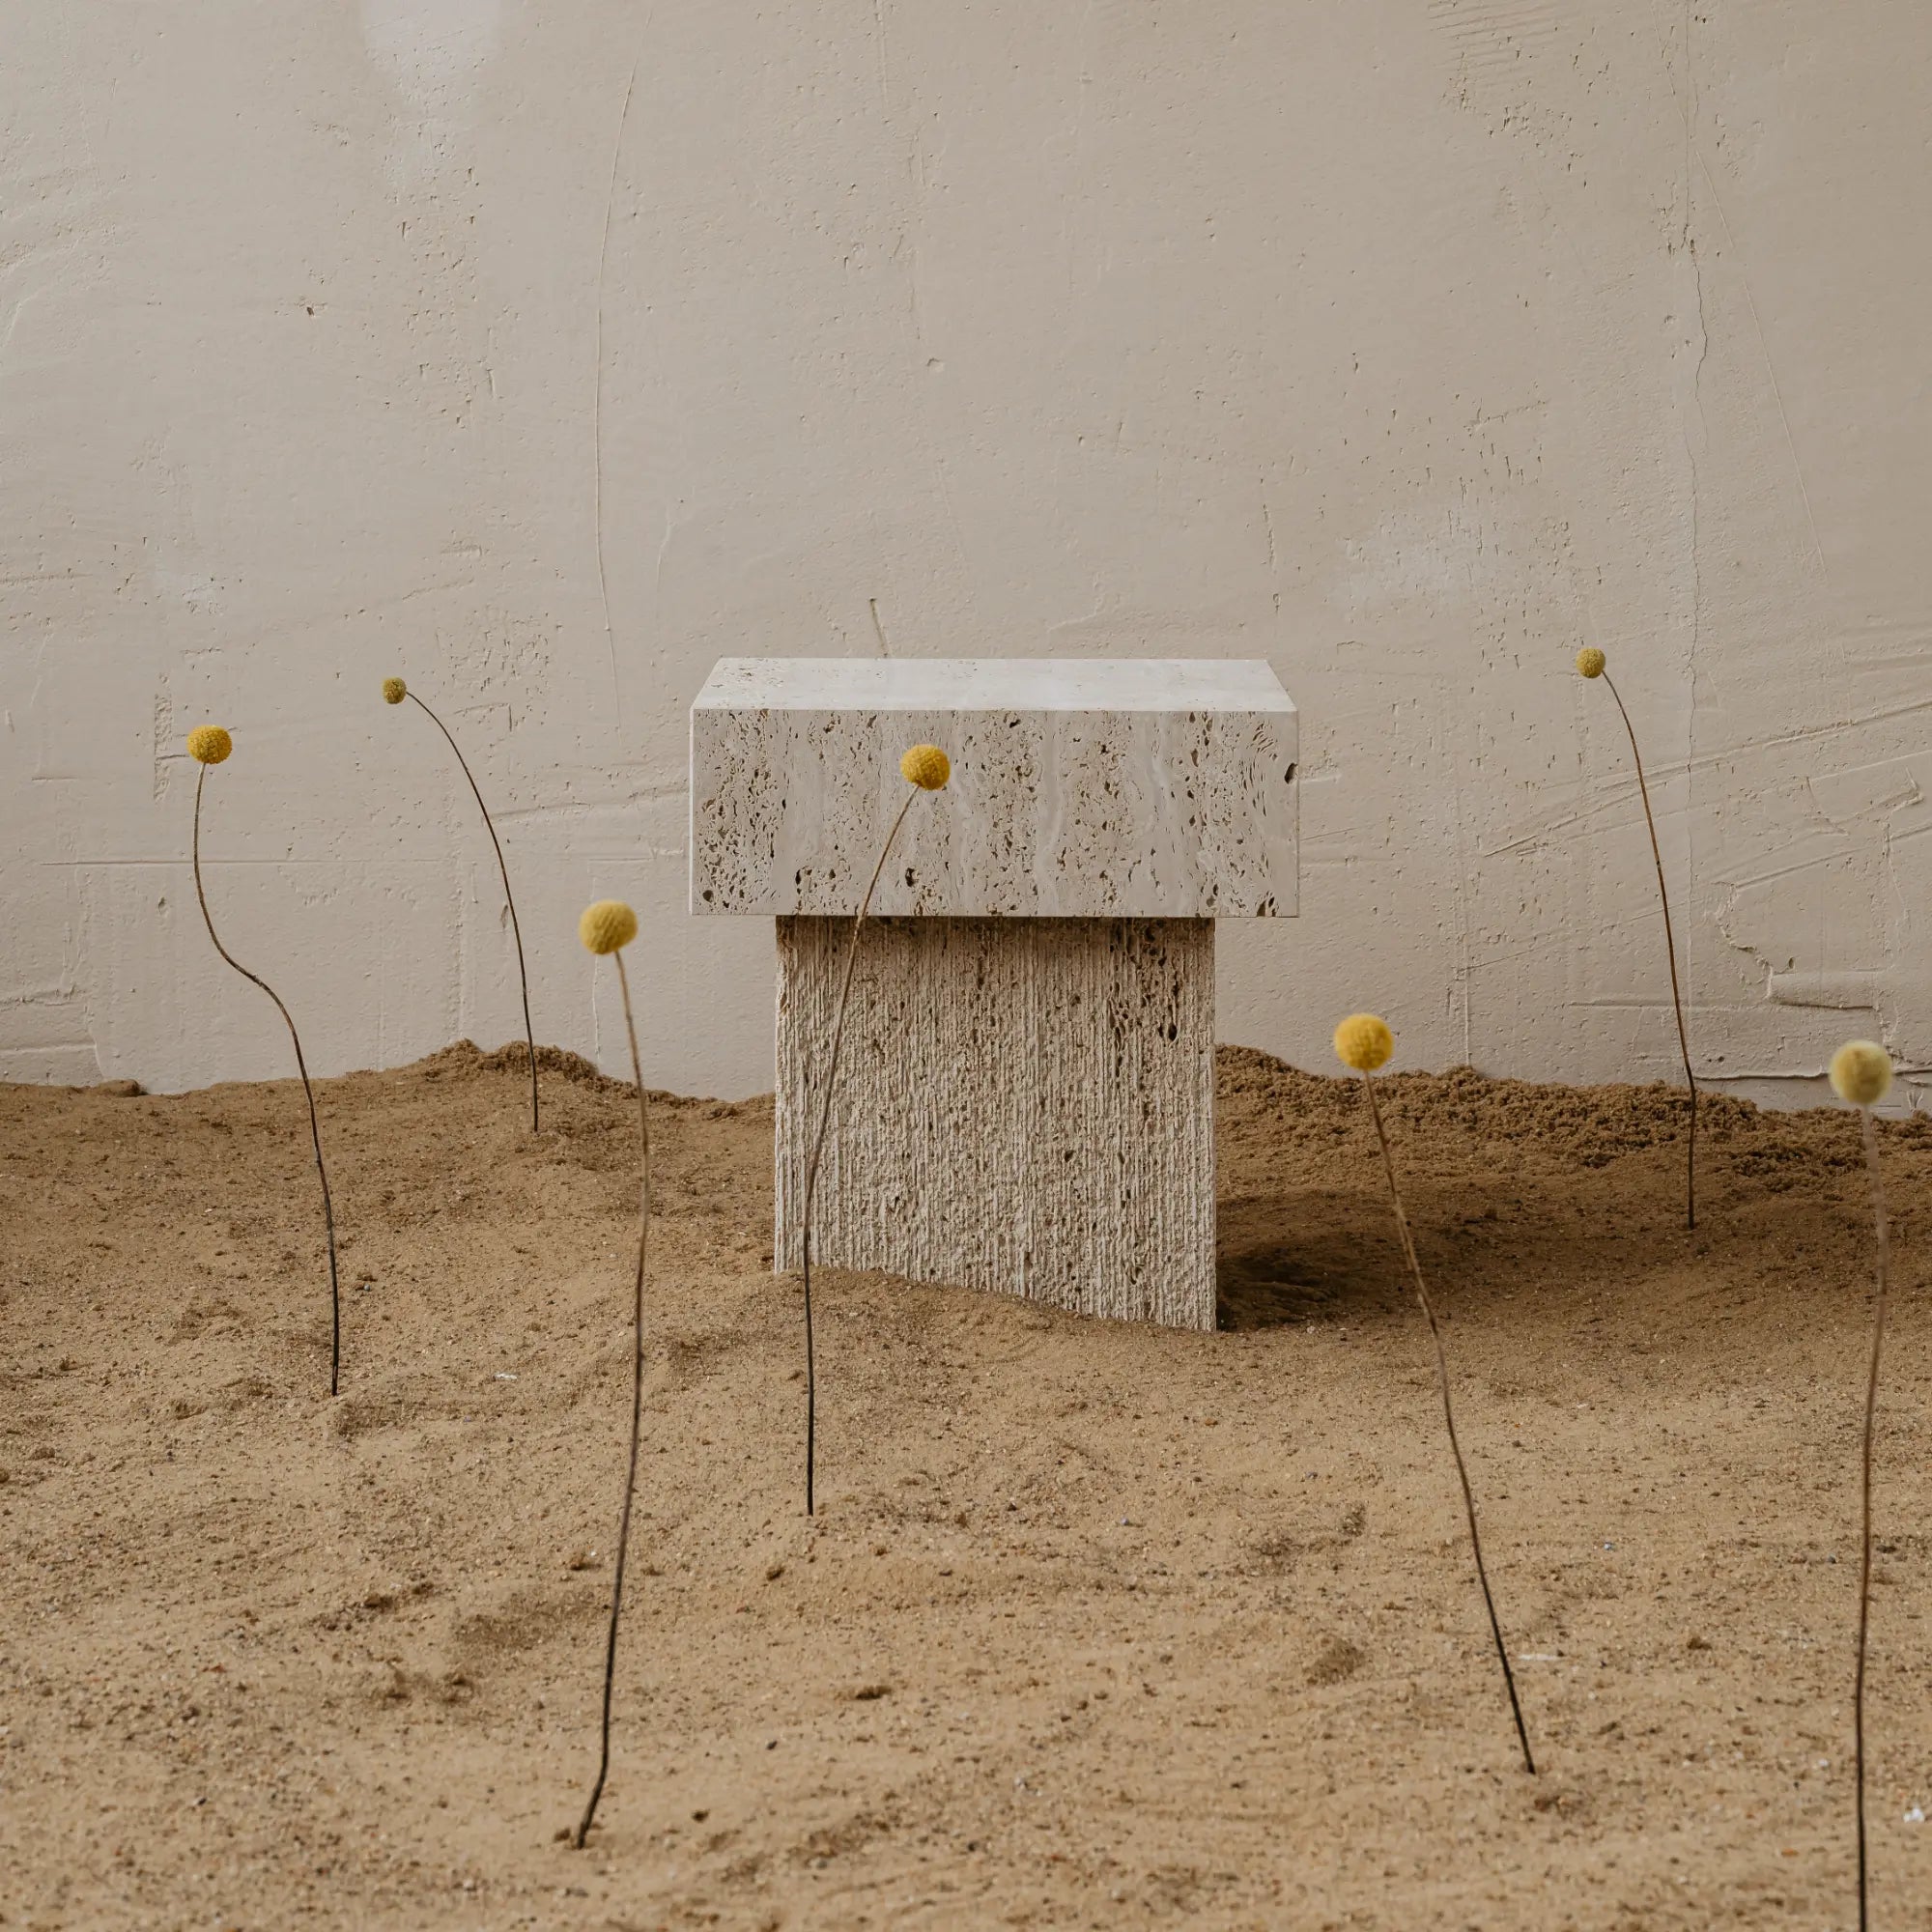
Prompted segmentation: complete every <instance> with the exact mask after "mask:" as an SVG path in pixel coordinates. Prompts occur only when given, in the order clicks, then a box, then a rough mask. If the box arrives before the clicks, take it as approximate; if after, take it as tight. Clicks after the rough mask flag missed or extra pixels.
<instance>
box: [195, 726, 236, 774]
mask: <svg viewBox="0 0 1932 1932" xmlns="http://www.w3.org/2000/svg"><path fill="white" fill-rule="evenodd" d="M234 749H235V740H234V739H233V738H231V737H230V736H229V735H228V733H227V732H226V731H224V730H223V729H222V728H221V726H220V725H196V726H195V727H194V729H193V730H192V731H190V732H189V733H188V734H187V753H188V756H189V757H191V758H195V759H198V760H199V761H200V762H201V763H202V764H204V765H218V764H219V763H220V762H221V761H222V759H223V758H225V757H226V756H227V755H228V754H229V753H230V752H232V751H233V750H234Z"/></svg>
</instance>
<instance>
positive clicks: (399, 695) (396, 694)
mask: <svg viewBox="0 0 1932 1932" xmlns="http://www.w3.org/2000/svg"><path fill="white" fill-rule="evenodd" d="M409 695H410V688H409V686H408V685H406V684H405V683H404V682H403V681H402V679H401V678H399V677H385V678H384V680H383V702H384V704H400V703H401V702H402V701H403V699H404V698H406V697H407V696H409Z"/></svg>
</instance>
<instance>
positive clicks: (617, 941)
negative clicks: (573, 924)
mask: <svg viewBox="0 0 1932 1932" xmlns="http://www.w3.org/2000/svg"><path fill="white" fill-rule="evenodd" d="M577 936H578V938H579V939H581V940H582V942H583V943H584V945H585V946H587V947H588V948H589V949H590V950H591V952H616V950H617V949H618V947H620V946H628V945H630V943H631V941H632V940H634V939H635V938H637V936H638V915H637V914H636V913H634V912H633V911H632V910H631V908H630V907H629V906H627V905H626V904H625V903H624V901H623V900H622V899H599V900H598V901H597V903H596V904H595V905H588V906H585V907H584V908H583V917H582V919H580V920H579V921H578V922H577Z"/></svg>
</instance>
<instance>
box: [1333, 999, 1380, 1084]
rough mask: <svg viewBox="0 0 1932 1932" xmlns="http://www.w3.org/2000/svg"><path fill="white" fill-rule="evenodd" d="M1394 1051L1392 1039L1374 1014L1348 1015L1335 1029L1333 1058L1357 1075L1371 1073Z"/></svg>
mask: <svg viewBox="0 0 1932 1932" xmlns="http://www.w3.org/2000/svg"><path fill="white" fill-rule="evenodd" d="M1394 1051H1395V1035H1394V1034H1392V1033H1390V1032H1389V1030H1388V1022H1387V1021H1386V1020H1381V1019H1378V1018H1377V1017H1376V1016H1375V1014H1374V1013H1350V1015H1349V1017H1348V1018H1347V1019H1345V1020H1344V1021H1343V1022H1342V1024H1341V1025H1340V1026H1338V1027H1337V1028H1336V1029H1335V1058H1336V1059H1337V1060H1339V1061H1340V1062H1341V1063H1342V1065H1344V1066H1352V1067H1353V1068H1354V1069H1355V1071H1356V1072H1357V1073H1373V1072H1374V1071H1375V1070H1376V1068H1377V1067H1378V1066H1380V1065H1382V1064H1383V1062H1385V1061H1386V1060H1387V1059H1388V1057H1389V1055H1390V1054H1392V1053H1393V1052H1394Z"/></svg>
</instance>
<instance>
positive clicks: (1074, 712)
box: [691, 658, 1297, 919]
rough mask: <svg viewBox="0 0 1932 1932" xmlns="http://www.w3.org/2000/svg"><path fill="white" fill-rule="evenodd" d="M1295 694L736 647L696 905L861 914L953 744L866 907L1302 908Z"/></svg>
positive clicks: (1124, 673)
mask: <svg viewBox="0 0 1932 1932" xmlns="http://www.w3.org/2000/svg"><path fill="white" fill-rule="evenodd" d="M1296 722H1297V721H1296V717H1295V710H1294V706H1293V703H1292V702H1291V701H1290V699H1289V696H1288V694H1287V693H1286V692H1285V691H1284V690H1283V689H1282V688H1281V684H1280V682H1279V680H1278V679H1277V678H1276V677H1275V675H1274V673H1273V671H1272V670H1270V669H1269V668H1268V667H1267V666H1266V665H1265V664H1262V663H1260V662H1250V661H1245V660H1237V659H1236V660H1222V659H1203V660H1172V659H1124V660H1115V661H1090V660H1077V659H1072V660H1034V661H1028V660H992V661H969V660H957V659H943V660H931V659H928V660H922V661H918V662H907V661H895V660H877V659H850V658H726V659H724V660H723V661H722V662H721V663H720V664H719V665H718V666H717V668H715V669H714V670H713V672H712V674H711V677H710V679H709V680H708V681H707V682H706V684H705V687H704V689H703V691H702V692H701V693H700V694H699V696H698V697H697V700H696V703H695V704H694V705H693V707H692V713H691V909H692V911H693V912H695V913H740V914H764V915H776V916H779V917H783V916H785V915H789V914H794V913H852V912H856V911H857V910H858V908H859V902H860V900H861V898H862V897H863V895H864V894H865V890H866V885H867V881H868V880H869V879H870V877H871V873H872V867H873V866H874V865H875V864H876V863H877V859H878V853H879V847H880V845H881V844H882V843H883V842H884V839H885V836H886V833H887V830H888V828H889V827H890V826H891V824H892V821H893V818H894V817H895V814H896V813H897V811H898V810H899V808H900V807H901V806H902V805H903V804H904V802H905V791H906V786H905V781H904V779H902V778H901V777H900V776H899V755H900V753H902V752H904V751H905V750H906V748H907V747H908V746H911V745H915V744H920V743H931V744H935V745H938V746H939V747H940V748H941V749H942V750H943V751H944V752H945V753H947V754H948V756H949V757H950V758H951V759H952V780H951V781H950V782H949V783H948V785H947V787H946V789H945V791H944V792H943V793H940V794H939V795H938V796H936V797H935V798H934V799H933V800H932V801H931V803H930V804H927V803H925V802H924V801H922V802H921V804H920V806H919V808H918V809H916V810H914V811H913V812H912V813H911V815H910V816H909V818H908V819H907V822H906V825H905V829H904V831H903V832H902V833H901V834H900V838H899V842H898V844H897V845H896V846H895V854H894V863H893V864H892V865H891V866H890V867H888V868H887V870H886V873H885V876H884V877H883V878H882V879H881V880H880V882H879V887H878V892H877V895H876V896H875V898H874V900H873V910H874V911H875V912H879V913H917V914H923V915H926V916H933V915H949V916H954V917H978V916H980V915H986V914H1002V915H1009V916H1026V917H1057V918H1104V917H1128V916H1137V917H1151V918H1166V919H1177V918H1179V919H1212V918H1221V919H1227V918H1242V917H1246V918H1266V917H1269V916H1272V915H1276V914H1281V915H1286V914H1292V913H1293V911H1294V910H1295V798H1296V793H1295V785H1294V767H1295V758H1296V754H1297V733H1296Z"/></svg>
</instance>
